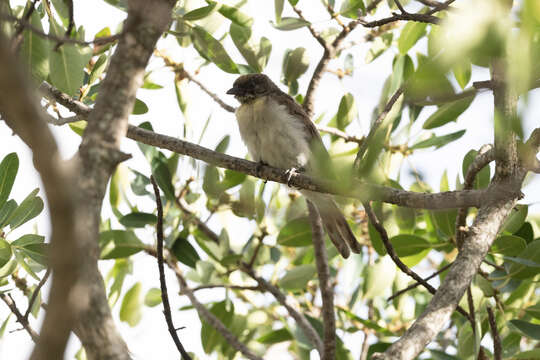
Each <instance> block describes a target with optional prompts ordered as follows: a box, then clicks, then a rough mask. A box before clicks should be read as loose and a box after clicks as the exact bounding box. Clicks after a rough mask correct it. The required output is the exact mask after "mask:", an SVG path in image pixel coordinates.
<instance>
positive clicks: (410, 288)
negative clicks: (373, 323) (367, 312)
mask: <svg viewBox="0 0 540 360" xmlns="http://www.w3.org/2000/svg"><path fill="white" fill-rule="evenodd" d="M450 266H452V263H450V264H447V265H445V266H443V267H442V268H441V269H440V270H437V271H436V272H434V273H433V274H431V275H429V276H428V277H427V278H425V279H424V281H429V280H431V279H433V278H434V277H435V276H437V275H439V274H440V273H442V272H444V271H446V270H448V269H449V268H450ZM419 285H421V284H420V283H419V282H418V281H417V282H415V283H414V284H411V285H409V286H407V287H406V288H404V289H401V290H399V291H397V292H396V293H395V294H393V295H392V296H390V297H389V298H388V299H386V301H392V300H394V299H395V298H397V297H398V296H400V295H402V294H403V293H406V292H407V291H409V290H412V289H414V288H415V287H418V286H419Z"/></svg>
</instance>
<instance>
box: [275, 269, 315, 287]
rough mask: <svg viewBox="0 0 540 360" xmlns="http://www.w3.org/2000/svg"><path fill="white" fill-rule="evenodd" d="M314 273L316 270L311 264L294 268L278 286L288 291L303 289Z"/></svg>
mask: <svg viewBox="0 0 540 360" xmlns="http://www.w3.org/2000/svg"><path fill="white" fill-rule="evenodd" d="M315 273H316V269H315V265H313V264H306V265H300V266H297V267H294V268H292V269H291V270H289V271H287V272H286V273H285V275H284V276H283V277H282V278H281V279H280V280H279V286H280V287H281V288H283V289H285V290H288V291H295V290H302V289H305V288H306V285H307V283H308V281H310V280H311V279H313V277H314V276H315Z"/></svg>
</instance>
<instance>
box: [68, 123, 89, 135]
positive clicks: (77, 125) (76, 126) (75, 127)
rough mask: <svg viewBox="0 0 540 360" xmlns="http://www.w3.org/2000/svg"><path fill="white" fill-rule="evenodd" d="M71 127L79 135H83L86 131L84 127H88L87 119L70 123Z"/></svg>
mask: <svg viewBox="0 0 540 360" xmlns="http://www.w3.org/2000/svg"><path fill="white" fill-rule="evenodd" d="M68 125H69V128H70V129H71V130H73V132H74V133H75V134H77V135H79V136H82V135H83V133H84V129H86V121H84V120H79V121H75V122H72V123H69V124H68Z"/></svg>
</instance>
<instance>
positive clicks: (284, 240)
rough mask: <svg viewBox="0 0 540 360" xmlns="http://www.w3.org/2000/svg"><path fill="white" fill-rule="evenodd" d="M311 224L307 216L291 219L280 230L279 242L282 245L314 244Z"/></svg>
mask: <svg viewBox="0 0 540 360" xmlns="http://www.w3.org/2000/svg"><path fill="white" fill-rule="evenodd" d="M311 236H312V233H311V224H310V222H309V219H308V218H306V217H302V218H297V219H294V220H291V221H289V222H288V223H287V224H285V226H284V227H283V228H282V229H281V230H280V232H279V235H278V237H277V243H278V244H280V245H282V246H291V247H299V246H310V245H312V244H313V242H312V240H311Z"/></svg>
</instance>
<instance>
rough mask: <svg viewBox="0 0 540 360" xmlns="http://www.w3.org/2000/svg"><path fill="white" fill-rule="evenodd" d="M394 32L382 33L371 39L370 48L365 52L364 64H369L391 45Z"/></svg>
mask: <svg viewBox="0 0 540 360" xmlns="http://www.w3.org/2000/svg"><path fill="white" fill-rule="evenodd" d="M393 36H394V34H393V33H391V32H388V33H384V34H382V35H381V36H378V37H376V38H375V40H373V44H372V45H371V48H370V49H369V50H368V52H367V54H366V58H365V61H366V64H369V63H370V62H372V61H373V60H375V59H376V58H378V57H379V56H381V55H382V54H383V53H384V52H385V51H386V50H387V49H388V48H389V47H390V45H392V39H393Z"/></svg>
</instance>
